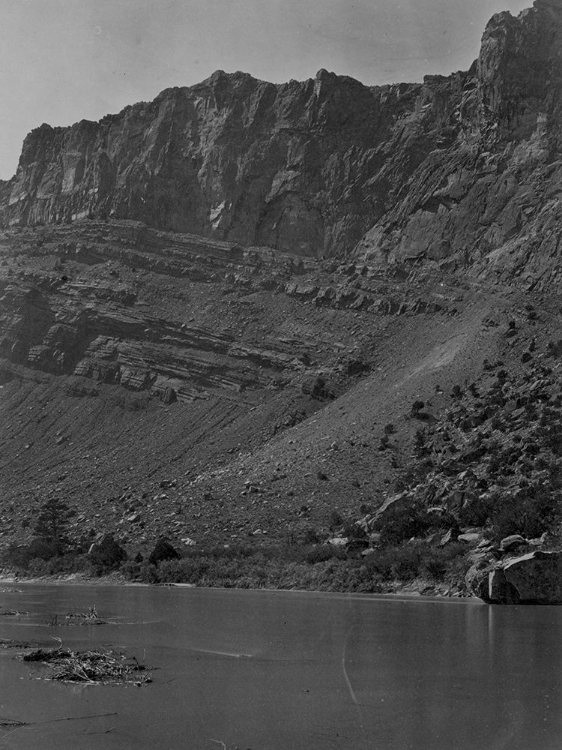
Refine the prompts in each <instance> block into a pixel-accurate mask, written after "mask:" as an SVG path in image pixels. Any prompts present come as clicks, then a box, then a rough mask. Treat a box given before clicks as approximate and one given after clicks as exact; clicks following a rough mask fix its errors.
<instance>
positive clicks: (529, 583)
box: [467, 550, 562, 604]
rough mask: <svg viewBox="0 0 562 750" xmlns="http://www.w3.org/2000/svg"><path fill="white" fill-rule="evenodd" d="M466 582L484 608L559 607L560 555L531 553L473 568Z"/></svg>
mask: <svg viewBox="0 0 562 750" xmlns="http://www.w3.org/2000/svg"><path fill="white" fill-rule="evenodd" d="M467 582H468V585H469V588H470V590H471V591H472V592H473V593H474V594H475V596H478V597H479V598H480V599H482V600H483V601H485V602H487V603H488V604H562V552H543V551H541V550H535V551H533V552H529V553H527V554H526V555H521V556H520V557H512V558H508V559H507V560H505V561H502V562H500V563H495V564H491V565H488V566H484V567H474V568H472V569H471V570H470V571H469V573H468V575H467Z"/></svg>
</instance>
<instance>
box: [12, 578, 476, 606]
mask: <svg viewBox="0 0 562 750" xmlns="http://www.w3.org/2000/svg"><path fill="white" fill-rule="evenodd" d="M20 583H21V584H46V585H65V586H66V585H68V586H80V585H83V586H99V587H102V586H134V587H137V588H138V587H147V588H178V589H203V590H205V589H206V590H217V591H263V592H268V593H274V592H283V593H305V594H342V595H361V596H365V597H378V596H396V597H398V596H402V597H404V596H406V597H408V598H410V599H418V598H428V599H430V598H431V599H440V600H443V601H481V600H479V599H478V597H475V596H470V595H469V596H464V595H462V594H460V593H457V592H453V593H449V589H448V588H447V587H445V586H438V585H437V586H436V585H431V584H428V582H427V581H423V580H421V579H420V580H415V581H411V582H409V583H408V584H403V585H400V584H399V583H398V582H395V585H394V586H389V590H388V591H349V590H348V591H343V590H341V589H329V590H326V589H305V588H282V587H278V588H273V587H271V586H268V587H265V586H239V587H238V586H198V585H197V584H194V583H181V582H163V583H150V582H145V581H131V580H127V579H126V578H125V577H124V576H123V575H121V574H113V575H107V576H100V577H92V576H85V575H81V574H71V575H68V576H62V575H61V576H39V577H37V576H36V577H29V578H26V577H22V576H17V575H9V574H3V573H0V587H1V586H4V585H9V586H17V585H18V584H20ZM443 589H444V590H443Z"/></svg>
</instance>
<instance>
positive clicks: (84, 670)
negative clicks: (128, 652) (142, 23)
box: [21, 647, 152, 686]
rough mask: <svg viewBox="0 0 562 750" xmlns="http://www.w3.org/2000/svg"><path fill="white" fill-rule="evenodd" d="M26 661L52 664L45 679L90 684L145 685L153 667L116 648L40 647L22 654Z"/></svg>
mask: <svg viewBox="0 0 562 750" xmlns="http://www.w3.org/2000/svg"><path fill="white" fill-rule="evenodd" d="M21 659H22V660H23V661H27V662H37V663H40V664H44V665H46V666H48V667H49V673H48V674H47V676H45V677H44V678H43V679H45V680H57V681H58V682H80V683H87V684H92V683H95V684H104V685H107V684H116V683H117V684H123V683H128V684H132V685H137V686H140V685H145V684H147V683H149V682H152V678H151V676H150V669H148V668H147V667H146V666H145V665H144V664H141V663H140V662H139V661H138V660H137V659H136V658H135V657H133V658H127V657H126V656H124V655H123V654H119V653H116V652H114V651H97V650H91V651H71V650H70V649H65V648H62V647H60V648H57V649H43V648H37V649H34V650H33V651H29V652H27V653H25V654H23V655H22V656H21Z"/></svg>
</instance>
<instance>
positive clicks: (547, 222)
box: [360, 0, 562, 286]
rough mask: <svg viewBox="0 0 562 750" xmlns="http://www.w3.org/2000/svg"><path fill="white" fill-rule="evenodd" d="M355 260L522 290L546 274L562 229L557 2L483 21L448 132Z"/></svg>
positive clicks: (561, 57) (561, 6)
mask: <svg viewBox="0 0 562 750" xmlns="http://www.w3.org/2000/svg"><path fill="white" fill-rule="evenodd" d="M448 128H449V130H450V132H451V138H450V139H449V142H448V143H445V144H444V147H443V146H441V145H440V143H439V142H438V141H436V144H435V146H436V147H435V148H434V150H433V151H432V152H431V153H430V154H429V155H428V156H427V157H426V158H425V159H424V160H423V161H422V163H421V164H420V165H419V167H418V168H417V169H416V170H415V172H414V173H413V175H412V177H411V180H410V182H409V183H408V185H407V186H406V187H405V189H404V191H403V193H402V194H401V195H400V196H399V200H397V201H396V202H395V203H394V205H393V206H392V207H391V208H390V210H388V211H387V212H386V213H385V214H384V216H383V217H382V218H381V219H380V220H379V221H377V222H376V224H375V225H374V227H372V228H371V230H370V231H369V232H368V233H367V235H366V237H365V238H364V240H363V242H362V243H361V245H360V252H361V253H362V254H363V255H364V256H366V257H371V258H379V259H380V260H391V261H392V260H404V259H414V258H415V259H420V260H421V259H424V258H425V259H431V260H436V261H442V260H444V259H447V260H449V261H450V262H451V264H454V265H455V266H456V267H459V266H462V265H463V264H464V265H468V264H471V265H474V264H476V267H477V268H478V267H480V269H481V271H482V273H484V274H486V275H488V276H489V275H492V276H499V277H500V279H501V280H511V279H512V278H513V276H514V275H519V276H521V273H522V271H524V273H523V276H522V277H521V279H522V280H524V279H525V278H526V279H527V282H528V285H529V286H532V285H536V284H537V283H538V284H539V285H542V284H545V283H547V281H548V280H549V279H551V278H552V277H553V274H555V272H556V269H555V264H553V263H552V258H553V256H556V255H557V252H558V249H557V248H558V238H557V237H558V230H557V229H556V227H559V226H560V223H561V222H562V204H561V195H562V162H561V161H560V149H561V147H562V3H561V2H560V1H559V0H538V1H537V2H536V3H535V5H534V7H533V8H532V9H529V10H526V11H524V12H523V13H521V14H520V15H519V16H518V17H517V18H515V17H513V16H511V15H510V14H509V13H507V12H506V13H499V14H497V15H495V16H494V17H493V18H492V19H491V20H490V22H489V24H488V26H487V28H486V30H485V33H484V36H483V39H482V47H481V51H480V55H479V58H478V60H477V61H476V63H475V65H474V66H473V68H472V69H471V75H470V76H469V77H468V78H467V79H466V81H465V84H464V86H463V90H462V93H461V96H460V102H459V104H458V107H457V108H456V109H455V110H454V112H453V113H452V116H451V118H450V120H449V123H448Z"/></svg>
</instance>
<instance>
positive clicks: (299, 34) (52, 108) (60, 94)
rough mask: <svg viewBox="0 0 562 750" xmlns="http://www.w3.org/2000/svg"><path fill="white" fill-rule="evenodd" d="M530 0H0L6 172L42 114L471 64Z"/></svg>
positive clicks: (0, 152)
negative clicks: (208, 89)
mask: <svg viewBox="0 0 562 750" xmlns="http://www.w3.org/2000/svg"><path fill="white" fill-rule="evenodd" d="M531 5H532V0H0V97H1V100H2V105H1V107H0V179H9V178H10V177H11V176H12V175H13V174H14V173H15V170H16V167H17V161H18V158H19V154H20V151H21V145H22V142H23V139H24V137H25V135H26V134H27V133H28V132H29V131H30V130H32V129H33V128H35V127H38V126H39V125H41V124H42V123H44V122H47V123H49V124H50V125H71V124H72V123H74V122H77V121H79V120H82V119H87V120H99V119H100V118H101V117H103V116H104V115H106V114H110V113H115V112H119V111H120V110H121V109H123V107H125V106H126V105H128V104H134V103H135V102H137V101H150V100H151V99H153V98H154V97H155V96H156V95H157V94H158V93H159V92H160V91H162V90H163V89H165V88H169V87H171V86H190V85H192V84H194V83H198V82H199V81H202V80H204V79H205V78H208V77H209V76H210V75H211V73H213V72H214V71H215V70H225V71H226V72H235V71H237V70H242V71H244V72H246V73H251V74H252V75H254V76H255V77H256V78H261V79H263V80H267V81H273V82H276V83H280V82H283V81H288V80H290V79H292V78H295V79H297V80H305V79H307V78H311V77H313V76H314V75H315V74H316V72H317V71H318V70H320V69H321V68H326V69H327V70H329V71H333V72H335V73H338V74H339V75H348V76H352V77H353V78H357V79H358V80H360V81H362V82H363V83H365V84H368V85H377V84H382V83H398V82H402V81H404V82H405V81H408V82H410V81H420V80H422V78H423V76H424V75H426V74H429V73H441V74H445V75H446V74H448V73H451V72H453V71H456V70H466V69H467V68H468V67H469V66H470V64H471V62H472V61H473V60H474V59H475V58H476V57H477V55H478V49H479V45H480V38H481V36H482V33H483V31H484V28H485V25H486V23H487V21H488V20H489V18H490V17H491V16H492V15H493V14H494V13H497V12H499V11H502V10H509V11H511V13H513V14H517V13H519V12H520V11H521V10H523V9H524V8H526V7H529V6H531Z"/></svg>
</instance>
